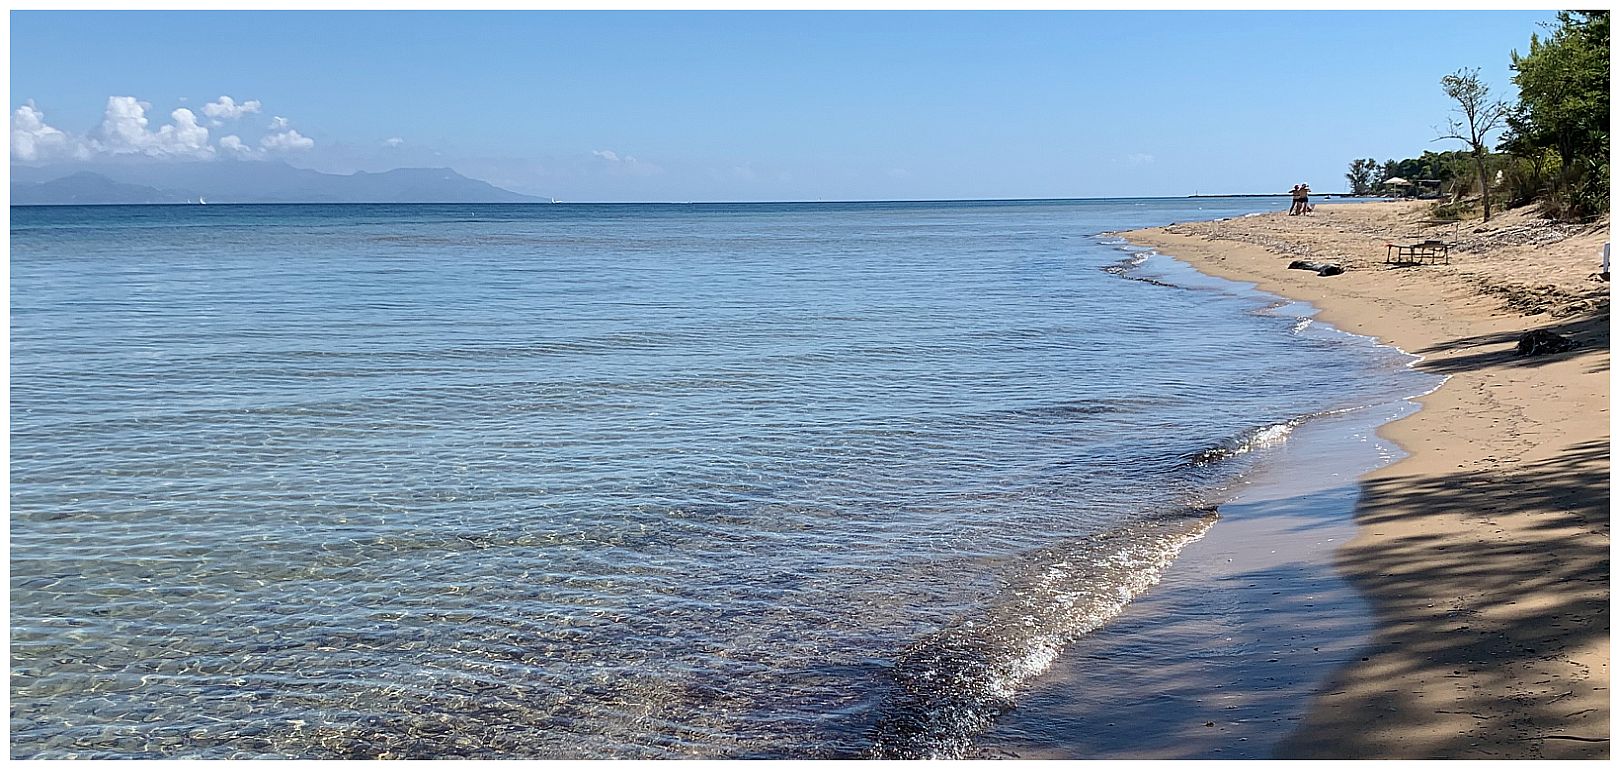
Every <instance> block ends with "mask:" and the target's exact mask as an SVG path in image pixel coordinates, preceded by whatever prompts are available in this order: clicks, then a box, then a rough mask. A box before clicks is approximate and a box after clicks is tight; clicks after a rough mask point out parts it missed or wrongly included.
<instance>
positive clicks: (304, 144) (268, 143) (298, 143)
mask: <svg viewBox="0 0 1620 770" xmlns="http://www.w3.org/2000/svg"><path fill="white" fill-rule="evenodd" d="M259 146H261V147H263V148H264V149H266V150H268V151H270V152H277V151H292V150H307V149H309V148H311V147H314V146H315V140H314V139H311V138H309V137H307V136H304V135H303V134H300V133H298V131H297V130H296V129H292V128H289V129H287V130H285V131H278V132H276V133H274V134H267V135H266V136H265V137H264V138H262V139H260V140H259Z"/></svg>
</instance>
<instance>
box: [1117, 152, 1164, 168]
mask: <svg viewBox="0 0 1620 770" xmlns="http://www.w3.org/2000/svg"><path fill="white" fill-rule="evenodd" d="M1155 160H1158V158H1155V157H1153V154H1152V153H1146V152H1133V153H1131V154H1129V155H1126V156H1125V158H1124V161H1125V165H1127V166H1151V165H1153V161H1155Z"/></svg>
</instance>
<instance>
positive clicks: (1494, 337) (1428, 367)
mask: <svg viewBox="0 0 1620 770" xmlns="http://www.w3.org/2000/svg"><path fill="white" fill-rule="evenodd" d="M1532 329H1544V330H1546V331H1550V332H1553V333H1555V334H1558V335H1560V336H1563V337H1567V338H1569V340H1570V341H1571V342H1573V343H1574V347H1573V348H1572V349H1570V350H1568V351H1566V352H1563V353H1554V354H1550V355H1542V356H1521V355H1519V353H1518V350H1517V349H1516V348H1517V345H1518V342H1519V336H1520V335H1522V334H1524V333H1525V332H1527V331H1530V330H1532ZM1608 348H1609V313H1608V312H1607V311H1604V312H1601V313H1593V314H1588V315H1580V316H1573V317H1570V318H1565V319H1563V320H1561V321H1559V322H1558V323H1555V324H1551V325H1538V324H1526V326H1525V328H1524V329H1522V330H1518V331H1511V332H1496V333H1492V334H1481V335H1477V336H1473V337H1461V338H1458V339H1454V340H1450V341H1447V342H1442V343H1439V344H1436V345H1430V346H1429V347H1426V348H1423V349H1421V350H1415V351H1412V352H1414V353H1417V354H1419V355H1422V356H1424V357H1425V358H1424V360H1423V362H1422V363H1420V364H1418V368H1419V369H1421V370H1423V371H1426V372H1434V373H1436V374H1456V373H1458V372H1466V371H1476V370H1479V369H1488V368H1491V367H1540V366H1545V365H1547V364H1551V363H1557V362H1559V361H1563V360H1566V359H1568V358H1571V357H1574V356H1580V355H1583V354H1586V353H1590V352H1592V351H1594V350H1597V351H1607V350H1608ZM1463 351H1469V352H1466V353H1464V352H1463ZM1443 354H1456V355H1443ZM1442 356H1443V357H1442ZM1607 369H1608V360H1607V358H1605V359H1603V362H1602V364H1600V365H1598V366H1597V367H1596V368H1595V369H1594V370H1593V371H1600V370H1607Z"/></svg>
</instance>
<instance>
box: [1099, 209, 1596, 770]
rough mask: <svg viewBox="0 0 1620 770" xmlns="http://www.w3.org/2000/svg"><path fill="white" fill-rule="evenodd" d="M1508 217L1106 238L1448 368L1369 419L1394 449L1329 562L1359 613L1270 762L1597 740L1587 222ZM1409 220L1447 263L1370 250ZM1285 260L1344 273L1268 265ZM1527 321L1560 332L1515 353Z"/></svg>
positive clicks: (1365, 213)
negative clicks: (1344, 663) (1405, 260)
mask: <svg viewBox="0 0 1620 770" xmlns="http://www.w3.org/2000/svg"><path fill="white" fill-rule="evenodd" d="M1528 220H1529V217H1528V213H1527V212H1519V213H1518V214H1517V215H1516V216H1515V215H1513V213H1512V212H1508V213H1506V214H1505V215H1503V216H1499V217H1498V218H1497V219H1496V220H1493V222H1492V223H1491V224H1490V225H1488V226H1483V227H1482V226H1480V224H1479V223H1478V222H1477V221H1474V222H1469V223H1467V224H1468V226H1469V228H1470V230H1471V231H1472V232H1470V233H1467V234H1465V233H1464V232H1463V230H1462V226H1461V225H1458V226H1455V227H1454V226H1452V225H1450V224H1441V223H1434V222H1431V221H1428V220H1427V219H1426V206H1425V205H1424V204H1413V203H1406V202H1399V203H1358V204H1340V205H1324V206H1321V207H1319V208H1318V209H1317V212H1316V214H1314V215H1311V216H1308V217H1287V216H1286V215H1284V214H1281V213H1277V214H1265V215H1260V216H1256V217H1244V218H1239V219H1232V220H1222V221H1214V222H1197V223H1187V224H1176V225H1169V226H1166V227H1157V228H1148V229H1145V230H1137V231H1132V232H1128V233H1122V235H1123V236H1124V237H1125V238H1126V239H1127V240H1129V241H1130V242H1132V243H1134V244H1136V245H1139V246H1145V247H1149V248H1153V249H1155V250H1157V251H1159V252H1160V253H1163V254H1166V255H1170V256H1173V257H1174V258H1176V259H1178V260H1181V261H1183V262H1186V263H1188V264H1190V265H1192V266H1193V267H1194V268H1195V269H1197V270H1199V271H1201V272H1204V273H1206V274H1209V275H1214V276H1217V277H1220V278H1226V279H1229V280H1235V281H1239V282H1243V283H1247V284H1251V285H1253V286H1254V287H1255V288H1258V289H1260V290H1262V291H1266V292H1269V293H1272V294H1277V295H1280V296H1283V297H1286V298H1289V299H1294V300H1298V301H1304V302H1308V303H1310V304H1311V305H1313V306H1314V307H1316V308H1317V309H1318V311H1319V314H1318V316H1317V317H1318V318H1320V319H1321V320H1322V321H1323V322H1325V323H1328V324H1331V325H1332V326H1334V327H1336V328H1338V329H1340V330H1342V331H1345V332H1348V333H1352V334H1360V335H1366V336H1369V337H1372V338H1374V339H1375V340H1377V341H1378V342H1379V343H1380V344H1386V345H1391V346H1393V347H1395V348H1397V349H1399V350H1402V351H1406V352H1408V353H1411V354H1414V355H1419V356H1422V357H1423V360H1422V361H1420V362H1418V363H1417V364H1416V367H1415V368H1417V369H1419V370H1422V371H1430V372H1433V373H1436V374H1445V375H1448V376H1449V379H1447V380H1446V382H1445V383H1444V384H1443V385H1441V387H1439V388H1438V389H1436V390H1435V391H1434V392H1431V393H1429V394H1427V395H1425V396H1422V397H1420V398H1417V399H1415V401H1417V402H1418V403H1420V404H1422V408H1421V409H1420V410H1419V411H1417V412H1415V413H1413V414H1410V415H1408V416H1406V417H1403V418H1401V419H1398V420H1396V421H1393V422H1390V423H1388V424H1387V425H1384V426H1383V427H1382V428H1380V429H1379V431H1378V435H1379V436H1380V437H1382V438H1384V439H1387V440H1389V441H1392V442H1394V443H1395V444H1396V445H1398V446H1399V447H1401V449H1402V450H1404V451H1405V452H1406V453H1407V455H1408V456H1407V457H1406V458H1404V459H1402V460H1401V461H1399V462H1396V463H1393V464H1389V465H1386V466H1384V467H1382V468H1378V469H1376V470H1373V471H1371V472H1369V473H1367V474H1365V475H1364V476H1362V477H1361V479H1360V480H1359V482H1358V488H1359V501H1358V503H1357V504H1356V509H1355V520H1356V524H1357V530H1356V534H1355V536H1354V538H1353V539H1352V540H1351V541H1350V542H1349V543H1347V544H1344V545H1343V546H1342V547H1341V548H1339V550H1338V551H1337V554H1336V555H1335V558H1334V561H1335V563H1336V566H1337V568H1338V570H1339V571H1340V572H1341V573H1342V574H1343V575H1344V576H1345V577H1346V578H1347V579H1348V580H1349V581H1350V582H1351V584H1353V585H1354V586H1355V588H1356V589H1357V590H1358V591H1359V592H1360V593H1361V594H1362V595H1363V596H1365V597H1366V598H1367V599H1368V600H1369V601H1370V603H1371V606H1372V609H1373V614H1374V622H1375V629H1374V632H1373V635H1372V638H1371V640H1370V641H1369V642H1368V644H1367V645H1366V647H1365V648H1364V649H1363V650H1361V654H1360V655H1359V656H1358V657H1359V660H1358V661H1355V662H1352V663H1351V664H1350V665H1349V666H1348V667H1346V668H1343V669H1341V670H1340V671H1337V672H1336V673H1334V675H1333V676H1332V677H1331V678H1330V679H1329V681H1328V682H1327V683H1326V685H1325V686H1324V687H1322V688H1321V689H1320V690H1318V691H1317V694H1316V695H1315V697H1314V698H1313V699H1312V701H1311V704H1310V707H1309V710H1308V712H1307V713H1306V715H1305V717H1304V719H1303V720H1302V721H1301V722H1300V723H1299V726H1298V728H1297V729H1296V730H1294V731H1293V733H1292V735H1290V736H1289V737H1288V738H1286V739H1284V740H1283V741H1282V742H1281V743H1280V744H1279V745H1278V746H1277V747H1276V750H1275V755H1276V756H1279V757H1291V758H1304V757H1309V758H1362V759H1372V758H1408V759H1415V758H1602V757H1607V756H1608V755H1609V748H1608V747H1609V742H1608V738H1609V733H1608V729H1609V728H1608V717H1609V707H1608V632H1609V618H1608V579H1609V566H1608V549H1609V530H1608V519H1607V514H1608V500H1609V490H1608V475H1609V453H1608V444H1609V431H1608V400H1607V397H1608V379H1609V378H1608V369H1609V351H1608V308H1607V285H1606V284H1603V285H1601V286H1593V285H1592V283H1591V282H1590V281H1588V280H1587V279H1586V276H1585V275H1584V273H1585V272H1595V270H1596V264H1597V259H1596V253H1597V252H1596V248H1595V247H1594V245H1593V244H1594V243H1595V244H1596V247H1601V244H1602V242H1603V241H1604V239H1605V238H1606V237H1607V236H1606V228H1604V229H1601V230H1600V229H1598V228H1589V229H1590V230H1591V232H1586V233H1580V232H1577V233H1575V234H1574V235H1573V236H1571V235H1569V234H1568V233H1564V232H1554V235H1561V236H1563V237H1560V238H1558V239H1557V240H1550V239H1549V238H1548V237H1547V236H1546V235H1545V233H1546V230H1545V228H1543V229H1542V230H1540V231H1536V230H1535V229H1534V226H1533V223H1528ZM1476 228H1477V229H1476ZM1481 232H1483V233H1484V235H1483V236H1480V235H1477V233H1481ZM1525 232H1532V233H1540V234H1541V235H1540V238H1539V240H1538V239H1536V238H1534V237H1533V238H1532V239H1531V242H1530V243H1528V244H1527V243H1524V242H1523V240H1524V239H1523V234H1524V233H1525ZM1414 235H1418V236H1423V237H1436V236H1439V237H1443V238H1444V239H1445V240H1447V241H1449V242H1453V243H1457V244H1458V245H1459V248H1457V249H1455V250H1454V252H1453V259H1452V262H1453V264H1452V265H1444V266H1442V265H1435V266H1424V267H1417V268H1393V267H1387V266H1384V265H1382V264H1381V256H1382V254H1381V252H1382V251H1383V245H1384V243H1386V242H1392V241H1393V242H1399V241H1402V240H1404V239H1405V238H1411V237H1414ZM1493 238H1494V239H1495V241H1494V242H1493V240H1492V239H1493ZM1516 241H1517V242H1516ZM1296 258H1304V259H1312V260H1325V261H1334V262H1340V263H1342V264H1344V265H1345V266H1346V267H1347V268H1348V272H1346V273H1345V274H1344V275H1340V276H1332V277H1322V276H1318V275H1316V274H1315V273H1314V272H1309V271H1303V270H1288V269H1286V268H1287V264H1288V262H1289V261H1290V260H1292V259H1296ZM1598 289H1601V296H1599V291H1598ZM1532 311H1539V312H1532ZM1540 328H1552V329H1553V330H1555V331H1557V332H1558V333H1561V334H1564V335H1565V336H1568V337H1570V338H1572V339H1574V340H1575V341H1576V342H1577V345H1578V347H1577V348H1576V349H1575V350H1572V351H1569V352H1566V353H1561V354H1554V355H1548V356H1543V357H1536V358H1521V357H1518V356H1515V355H1514V354H1513V347H1514V344H1515V343H1516V341H1517V339H1518V336H1519V334H1521V333H1522V332H1525V331H1529V330H1531V329H1540Z"/></svg>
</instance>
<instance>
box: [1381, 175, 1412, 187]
mask: <svg viewBox="0 0 1620 770" xmlns="http://www.w3.org/2000/svg"><path fill="white" fill-rule="evenodd" d="M1384 184H1396V185H1400V184H1411V182H1408V181H1406V180H1405V179H1402V178H1400V177H1398V176H1392V177H1390V178H1388V179H1385V180H1384Z"/></svg>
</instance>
